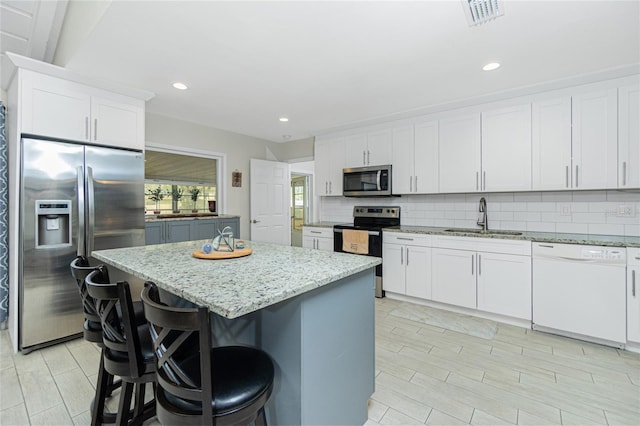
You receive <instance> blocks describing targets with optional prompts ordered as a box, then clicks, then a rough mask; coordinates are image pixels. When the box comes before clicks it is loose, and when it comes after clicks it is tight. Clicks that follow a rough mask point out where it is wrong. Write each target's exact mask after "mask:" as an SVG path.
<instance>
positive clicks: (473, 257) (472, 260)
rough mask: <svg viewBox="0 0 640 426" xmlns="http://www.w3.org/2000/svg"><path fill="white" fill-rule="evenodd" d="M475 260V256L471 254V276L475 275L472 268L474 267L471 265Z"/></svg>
mask: <svg viewBox="0 0 640 426" xmlns="http://www.w3.org/2000/svg"><path fill="white" fill-rule="evenodd" d="M475 258H476V255H475V254H472V255H471V275H473V274H475V268H474V265H473V264H474V260H475Z"/></svg>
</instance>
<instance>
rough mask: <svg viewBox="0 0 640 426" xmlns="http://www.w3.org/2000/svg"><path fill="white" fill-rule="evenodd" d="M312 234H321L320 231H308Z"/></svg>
mask: <svg viewBox="0 0 640 426" xmlns="http://www.w3.org/2000/svg"><path fill="white" fill-rule="evenodd" d="M310 232H311V233H312V234H322V232H320V231H310Z"/></svg>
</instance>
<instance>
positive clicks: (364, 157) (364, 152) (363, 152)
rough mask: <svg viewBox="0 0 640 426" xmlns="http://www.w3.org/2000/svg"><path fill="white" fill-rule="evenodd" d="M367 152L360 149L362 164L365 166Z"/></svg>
mask: <svg viewBox="0 0 640 426" xmlns="http://www.w3.org/2000/svg"><path fill="white" fill-rule="evenodd" d="M366 158H367V153H366V151H362V165H364V166H366V165H367V160H366Z"/></svg>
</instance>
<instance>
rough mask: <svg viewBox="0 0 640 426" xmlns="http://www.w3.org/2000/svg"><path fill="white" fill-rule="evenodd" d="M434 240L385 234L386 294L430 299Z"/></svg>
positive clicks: (424, 236) (383, 274)
mask: <svg viewBox="0 0 640 426" xmlns="http://www.w3.org/2000/svg"><path fill="white" fill-rule="evenodd" d="M430 245H431V237H430V236H428V235H420V234H409V233H389V232H385V233H384V237H383V244H382V258H383V262H384V267H383V268H382V286H383V290H385V291H389V292H392V293H398V294H404V295H407V296H413V297H419V298H421V299H431V248H430Z"/></svg>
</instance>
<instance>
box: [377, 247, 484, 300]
mask: <svg viewBox="0 0 640 426" xmlns="http://www.w3.org/2000/svg"><path fill="white" fill-rule="evenodd" d="M432 250H433V251H432V263H431V264H432V281H431V297H432V299H433V300H436V301H438V302H443V303H449V304H451V305H457V306H464V307H467V308H473V309H475V307H476V254H475V252H471V251H466V250H450V249H441V248H434V249H432ZM385 266H386V265H385Z"/></svg>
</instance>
